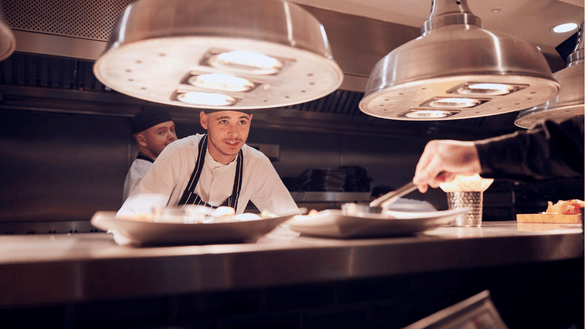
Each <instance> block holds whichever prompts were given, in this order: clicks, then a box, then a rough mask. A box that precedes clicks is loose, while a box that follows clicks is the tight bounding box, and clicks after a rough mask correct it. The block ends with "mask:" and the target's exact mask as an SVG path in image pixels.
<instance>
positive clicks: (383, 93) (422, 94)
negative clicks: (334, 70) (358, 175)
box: [360, 0, 559, 120]
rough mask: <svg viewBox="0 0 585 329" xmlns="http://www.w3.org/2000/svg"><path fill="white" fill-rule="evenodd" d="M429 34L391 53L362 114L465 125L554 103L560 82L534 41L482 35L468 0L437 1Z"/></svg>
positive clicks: (371, 84)
mask: <svg viewBox="0 0 585 329" xmlns="http://www.w3.org/2000/svg"><path fill="white" fill-rule="evenodd" d="M421 30H422V36H421V37H419V38H417V39H415V40H412V41H410V42H408V43H406V44H404V45H402V46H400V47H398V48H397V49H395V50H394V51H392V52H391V53H390V54H388V55H386V57H384V58H383V59H382V60H380V61H379V62H378V63H377V64H376V66H375V67H374V69H373V70H372V72H371V74H370V78H369V80H368V84H367V86H366V93H365V96H364V98H363V99H362V100H361V102H360V109H361V110H362V111H363V112H364V113H366V114H369V115H372V116H375V117H380V118H387V119H395V120H445V119H464V118H472V117H482V116H489V115H496V114H501V113H506V112H512V111H518V110H520V109H524V108H528V107H531V106H535V105H538V104H541V103H543V102H545V101H547V100H549V99H552V98H553V97H555V95H556V94H557V93H558V91H559V84H558V83H557V82H556V81H555V79H554V78H553V77H552V73H551V71H550V68H549V66H548V63H547V62H546V59H545V58H544V56H543V55H542V53H541V52H540V51H539V50H538V48H537V47H536V46H534V45H532V44H530V43H529V42H526V41H523V40H519V39H517V38H515V37H512V36H510V35H505V34H500V33H494V32H489V31H486V30H484V29H482V24H481V20H480V19H479V18H478V17H477V16H474V15H473V14H472V13H471V12H470V10H469V7H468V5H467V1H466V0H459V1H455V0H448V1H441V0H435V1H433V2H432V10H431V14H430V17H429V19H428V20H427V21H426V22H425V24H424V25H423V27H422V28H421Z"/></svg>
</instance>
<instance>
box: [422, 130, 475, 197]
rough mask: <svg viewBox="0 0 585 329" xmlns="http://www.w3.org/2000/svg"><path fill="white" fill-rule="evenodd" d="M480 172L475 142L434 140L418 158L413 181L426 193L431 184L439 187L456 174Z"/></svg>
mask: <svg viewBox="0 0 585 329" xmlns="http://www.w3.org/2000/svg"><path fill="white" fill-rule="evenodd" d="M480 172H481V165H480V163H479V156H478V154H477V149H476V147H475V144H474V143H473V142H466V141H456V140H432V141H430V142H428V143H427V145H426V146H425V149H424V151H423V154H422V155H421V157H420V159H419V160H418V164H417V165H416V172H415V174H414V178H413V180H412V181H413V182H414V184H415V185H417V187H418V190H419V191H420V192H421V193H425V192H426V191H427V190H428V187H429V186H430V187H433V188H437V187H439V184H440V183H442V182H445V181H447V182H448V181H451V180H453V178H454V177H455V176H456V175H474V174H479V173H480ZM439 174H440V175H439Z"/></svg>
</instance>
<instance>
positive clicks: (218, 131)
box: [117, 111, 300, 216]
mask: <svg viewBox="0 0 585 329" xmlns="http://www.w3.org/2000/svg"><path fill="white" fill-rule="evenodd" d="M251 121H252V114H250V113H247V112H245V111H214V112H210V113H204V112H201V113H200V123H201V126H202V127H203V128H204V129H206V130H207V134H203V135H202V134H196V135H192V136H188V137H186V138H183V139H179V140H177V141H175V142H173V143H171V144H169V145H168V146H167V147H166V148H165V149H164V150H163V151H162V153H161V154H160V155H159V156H158V158H157V159H156V161H155V162H154V163H153V165H152V167H151V168H150V170H149V171H148V173H147V174H146V175H145V176H144V178H143V179H142V180H141V181H140V183H139V184H138V186H137V187H136V188H135V189H134V191H133V192H132V194H131V195H130V196H129V197H128V199H127V200H126V202H124V204H123V205H122V208H120V210H119V211H118V214H117V216H135V215H141V214H149V213H151V211H152V209H153V208H156V207H165V206H167V207H175V206H181V205H187V204H193V205H206V206H209V207H213V208H216V207H219V206H229V207H232V208H234V209H235V211H236V213H238V214H241V213H244V211H245V209H246V206H247V204H248V201H252V203H254V205H255V206H256V207H257V208H258V209H259V210H260V211H268V212H270V213H272V214H276V215H280V216H285V215H291V214H300V211H299V209H298V207H297V205H296V204H295V202H294V200H293V198H292V197H291V195H290V193H289V191H288V190H287V188H286V187H285V186H284V184H283V183H282V181H281V179H280V177H279V176H278V173H277V172H276V170H275V169H274V167H273V166H272V163H270V160H269V159H268V158H267V157H266V156H265V155H264V154H263V153H262V152H260V151H258V150H256V149H254V148H252V147H249V146H248V145H246V144H245V143H246V140H247V139H248V133H249V131H250V124H251Z"/></svg>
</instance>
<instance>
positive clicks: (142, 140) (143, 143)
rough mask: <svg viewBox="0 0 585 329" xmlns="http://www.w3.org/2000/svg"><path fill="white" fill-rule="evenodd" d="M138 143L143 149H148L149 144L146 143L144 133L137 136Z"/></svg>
mask: <svg viewBox="0 0 585 329" xmlns="http://www.w3.org/2000/svg"><path fill="white" fill-rule="evenodd" d="M136 142H138V144H139V145H140V146H142V147H148V142H147V141H146V136H144V134H142V133H138V134H136Z"/></svg>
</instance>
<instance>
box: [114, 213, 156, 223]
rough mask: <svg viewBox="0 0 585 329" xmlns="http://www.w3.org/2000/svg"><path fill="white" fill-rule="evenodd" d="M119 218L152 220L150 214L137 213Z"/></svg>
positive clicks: (141, 220)
mask: <svg viewBox="0 0 585 329" xmlns="http://www.w3.org/2000/svg"><path fill="white" fill-rule="evenodd" d="M120 219H126V220H136V221H140V222H154V218H153V216H152V214H139V215H135V216H126V217H120Z"/></svg>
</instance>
